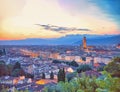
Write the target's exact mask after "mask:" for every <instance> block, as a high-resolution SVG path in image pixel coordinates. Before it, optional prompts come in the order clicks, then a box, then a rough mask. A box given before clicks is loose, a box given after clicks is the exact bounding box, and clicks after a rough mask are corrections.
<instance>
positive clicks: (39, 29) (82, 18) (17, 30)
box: [0, 0, 120, 40]
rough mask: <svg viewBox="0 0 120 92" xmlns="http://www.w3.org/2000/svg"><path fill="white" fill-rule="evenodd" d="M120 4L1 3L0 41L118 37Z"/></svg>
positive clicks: (106, 0)
mask: <svg viewBox="0 0 120 92" xmlns="http://www.w3.org/2000/svg"><path fill="white" fill-rule="evenodd" d="M119 16H120V0H0V40H13V39H25V38H58V37H61V36H65V35H69V34H120V18H119Z"/></svg>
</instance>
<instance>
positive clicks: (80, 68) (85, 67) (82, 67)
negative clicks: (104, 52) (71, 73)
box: [77, 64, 92, 73]
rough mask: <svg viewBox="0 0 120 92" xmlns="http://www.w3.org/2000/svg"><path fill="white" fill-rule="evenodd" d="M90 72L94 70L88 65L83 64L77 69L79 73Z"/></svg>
mask: <svg viewBox="0 0 120 92" xmlns="http://www.w3.org/2000/svg"><path fill="white" fill-rule="evenodd" d="M88 70H92V68H91V67H90V66H89V65H88V64H82V65H80V66H79V67H78V68H77V72H78V73H81V72H85V71H88Z"/></svg>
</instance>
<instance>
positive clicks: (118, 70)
mask: <svg viewBox="0 0 120 92" xmlns="http://www.w3.org/2000/svg"><path fill="white" fill-rule="evenodd" d="M104 69H105V70H106V71H108V72H109V73H110V74H111V75H112V76H115V77H120V57H116V58H114V59H113V60H112V62H110V63H109V64H108V65H107V66H105V68H104Z"/></svg>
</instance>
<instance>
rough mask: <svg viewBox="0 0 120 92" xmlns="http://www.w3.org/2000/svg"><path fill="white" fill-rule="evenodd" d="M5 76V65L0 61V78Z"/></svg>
mask: <svg viewBox="0 0 120 92" xmlns="http://www.w3.org/2000/svg"><path fill="white" fill-rule="evenodd" d="M5 74H6V64H5V62H4V61H2V60H1V61H0V76H4V75H5Z"/></svg>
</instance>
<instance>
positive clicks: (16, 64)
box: [13, 62, 21, 70]
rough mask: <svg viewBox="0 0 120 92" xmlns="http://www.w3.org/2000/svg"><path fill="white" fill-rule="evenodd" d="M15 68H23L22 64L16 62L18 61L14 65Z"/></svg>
mask: <svg viewBox="0 0 120 92" xmlns="http://www.w3.org/2000/svg"><path fill="white" fill-rule="evenodd" d="M15 69H21V65H20V63H19V62H16V63H15V65H14V67H13V70H15Z"/></svg>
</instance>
